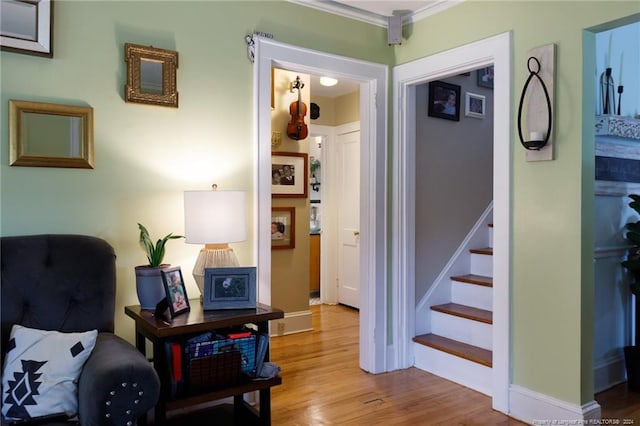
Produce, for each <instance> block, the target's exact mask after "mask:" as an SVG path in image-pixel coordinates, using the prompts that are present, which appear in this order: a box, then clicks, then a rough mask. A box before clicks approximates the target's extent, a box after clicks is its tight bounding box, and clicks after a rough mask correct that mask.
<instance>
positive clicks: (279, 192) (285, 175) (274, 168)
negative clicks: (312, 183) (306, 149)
mask: <svg viewBox="0 0 640 426" xmlns="http://www.w3.org/2000/svg"><path fill="white" fill-rule="evenodd" d="M307 161H308V156H307V154H304V153H299V152H273V153H271V196H272V197H274V198H307V187H308V186H309V183H308V182H309V172H308V167H309V166H308V163H307Z"/></svg>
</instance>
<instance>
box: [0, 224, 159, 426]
mask: <svg viewBox="0 0 640 426" xmlns="http://www.w3.org/2000/svg"><path fill="white" fill-rule="evenodd" d="M0 258H1V260H2V277H1V281H0V283H1V286H2V293H1V298H2V311H1V316H2V330H1V331H2V335H1V338H2V362H3V365H4V362H5V354H6V351H7V346H8V344H9V334H10V332H11V328H12V326H13V325H14V324H20V325H22V326H25V327H29V328H33V329H40V330H57V331H62V332H65V333H69V332H83V331H88V330H94V329H96V330H98V336H97V339H96V340H95V347H94V348H93V351H92V352H91V355H90V356H89V358H88V359H87V360H86V362H85V363H84V366H83V368H82V371H81V373H80V378H79V380H78V418H77V419H76V421H77V422H78V423H79V424H80V425H94V426H95V425H134V424H136V420H137V418H138V417H140V416H141V415H143V414H146V412H147V411H148V410H149V409H150V408H152V407H153V406H154V405H155V404H156V402H157V400H158V395H159V389H160V381H159V379H158V376H157V374H156V372H155V370H154V369H153V367H152V366H151V365H150V363H149V362H148V361H147V360H146V359H145V357H144V356H143V355H142V354H141V353H140V352H139V351H137V350H136V349H135V348H134V347H133V346H132V345H131V344H129V343H128V342H126V341H125V340H123V339H121V338H120V337H118V336H116V335H114V334H113V330H114V310H115V292H116V275H115V274H116V272H115V254H114V251H113V248H112V247H111V246H110V245H109V244H108V243H107V242H106V241H104V240H101V239H99V238H95V237H89V236H82V235H31V236H19V237H2V238H1V245H0ZM5 393H6V389H3V393H2V403H3V404H4V403H5V398H6V395H5ZM4 423H5V420H3V424H4ZM51 424H54V423H51ZM64 424H68V423H64Z"/></svg>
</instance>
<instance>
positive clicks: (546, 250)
mask: <svg viewBox="0 0 640 426" xmlns="http://www.w3.org/2000/svg"><path fill="white" fill-rule="evenodd" d="M639 12H640V3H638V2H630V1H628V2H613V1H600V2H598V1H584V2H578V1H570V2H533V1H532V2H524V1H517V2H515V1H513V2H481V1H467V2H464V3H463V4H461V5H459V6H456V7H453V8H451V9H448V10H446V11H444V12H443V13H440V14H438V15H437V16H436V17H433V18H429V19H426V20H423V21H419V22H418V23H416V24H415V25H411V26H409V27H407V28H405V36H407V35H408V38H407V40H405V41H404V42H403V44H402V45H401V46H400V47H399V48H397V49H396V62H397V63H398V64H400V63H405V62H409V61H411V60H414V59H418V58H421V57H424V56H428V55H430V54H433V53H436V52H440V51H443V50H447V49H450V48H452V47H455V46H460V45H464V44H467V43H470V42H473V41H475V40H479V39H483V38H486V37H489V36H492V35H495V34H500V33H504V32H507V31H511V32H512V34H513V49H512V55H513V76H512V81H513V86H512V88H513V100H512V108H511V110H512V113H513V116H512V117H511V119H512V123H514V132H513V143H514V147H513V152H514V155H513V159H512V174H513V181H512V191H513V194H512V209H511V210H512V217H513V220H512V230H511V232H512V253H511V255H512V262H513V265H512V280H511V286H512V287H511V288H512V290H511V297H512V301H513V303H512V313H511V317H512V319H513V322H512V328H511V337H512V340H511V342H512V348H511V351H512V352H511V354H512V360H513V363H512V382H513V383H514V384H516V385H519V386H523V387H525V388H528V389H531V390H534V391H536V392H540V393H543V394H546V395H550V396H553V397H555V398H558V399H561V400H563V401H568V402H572V403H575V404H583V403H586V402H588V401H591V400H593V377H592V375H593V360H592V359H593V355H592V353H593V337H592V336H593V314H592V312H593V310H594V305H593V230H592V227H593V213H592V211H593V179H594V178H593V156H594V154H593V141H592V136H593V121H592V120H593V118H592V116H591V123H590V125H589V124H587V125H586V126H585V127H584V128H583V110H584V111H585V116H586V117H589V115H590V114H593V111H594V110H595V107H594V104H593V102H592V99H591V96H592V95H590V94H589V95H587V96H588V97H589V101H588V102H586V100H583V85H584V86H585V87H587V88H589V90H592V89H591V88H592V87H594V86H593V84H592V78H593V76H592V75H590V74H594V73H595V67H593V68H589V69H587V70H586V71H585V73H584V75H586V78H587V79H589V82H588V83H589V84H583V83H587V82H583V30H585V29H588V28H591V27H594V26H596V25H598V24H602V23H606V22H609V21H614V20H617V19H619V18H622V17H625V16H628V15H632V14H637V13H639ZM637 19H640V16H639V17H636V20H637ZM549 43H555V44H556V45H557V61H556V66H557V68H556V70H557V71H556V72H557V76H556V97H555V99H556V110H555V117H554V118H555V137H556V139H555V160H554V161H547V162H534V163H528V162H526V161H525V153H524V150H523V149H522V147H521V146H520V143H519V141H518V136H517V128H516V127H515V123H516V120H517V117H516V116H515V114H517V105H518V102H519V98H520V94H521V90H522V86H523V85H524V82H525V80H526V78H527V76H528V71H527V68H526V63H527V59H528V57H527V51H528V50H529V49H531V48H533V47H538V46H541V45H546V44H549ZM590 48H591V49H593V48H594V47H593V46H591V47H590ZM586 49H587V50H588V49H589V46H587V47H586ZM591 69H593V70H594V71H593V72H591V71H590V70H591ZM496 78H505V76H498V75H497V76H496ZM506 78H508V76H506Z"/></svg>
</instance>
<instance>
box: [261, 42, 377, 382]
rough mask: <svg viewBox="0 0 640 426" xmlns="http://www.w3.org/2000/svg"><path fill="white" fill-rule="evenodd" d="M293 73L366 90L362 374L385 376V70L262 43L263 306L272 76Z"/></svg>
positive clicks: (265, 297) (267, 281)
mask: <svg viewBox="0 0 640 426" xmlns="http://www.w3.org/2000/svg"><path fill="white" fill-rule="evenodd" d="M272 67H276V68H283V69H288V70H291V71H297V72H304V73H308V74H323V73H326V72H329V71H330V72H332V74H334V75H336V76H338V77H339V78H349V79H352V80H355V81H358V82H359V84H360V105H361V108H360V111H361V133H362V139H363V140H367V141H369V143H367V144H366V148H365V146H364V144H363V148H364V149H362V150H361V152H360V160H361V167H362V168H361V173H360V183H361V185H360V187H361V194H360V195H361V196H360V211H361V216H360V228H361V239H360V244H361V247H362V249H361V253H362V254H363V255H362V256H361V259H360V281H361V283H363V285H361V295H360V302H361V303H360V305H361V306H360V316H361V321H360V326H359V335H360V367H361V368H362V369H364V370H365V371H369V372H372V373H380V372H384V371H387V369H388V366H387V359H386V358H387V357H386V342H387V341H388V339H387V326H386V324H387V309H386V306H387V301H386V293H387V285H386V283H387V280H386V264H387V262H386V258H387V254H386V250H387V242H386V239H387V235H386V227H387V215H386V204H387V190H386V183H387V175H386V162H387V151H386V132H387V130H386V129H387V126H386V114H387V99H388V95H387V91H388V82H387V78H388V69H387V66H385V65H381V64H375V63H370V62H363V61H360V60H354V59H350V58H346V57H340V56H335V55H329V54H326V53H324V52H318V51H312V50H307V49H302V48H299V47H295V46H290V45H286V44H282V43H278V42H275V41H273V40H269V39H263V38H260V37H258V38H257V40H256V55H255V64H254V81H255V82H256V84H255V85H254V91H255V96H256V102H255V104H256V107H257V108H258V110H257V113H256V117H257V122H256V123H255V127H256V135H257V138H256V145H257V148H256V152H257V158H256V163H257V167H256V170H257V174H256V178H255V179H256V181H255V187H256V188H257V191H256V198H255V200H254V206H255V211H254V217H255V218H256V221H255V224H254V228H255V229H256V232H257V245H256V246H255V258H256V259H257V263H258V275H259V277H258V282H259V286H258V287H259V288H258V298H259V302H261V303H266V304H271V303H272V297H271V296H272V292H271V278H270V275H271V239H270V231H269V229H270V211H271V178H270V176H271V171H270V169H271V149H270V148H271V142H270V141H271V117H270V101H271V93H270V92H271V90H270V88H271V69H272Z"/></svg>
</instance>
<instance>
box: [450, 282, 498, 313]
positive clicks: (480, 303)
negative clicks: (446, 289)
mask: <svg viewBox="0 0 640 426" xmlns="http://www.w3.org/2000/svg"><path fill="white" fill-rule="evenodd" d="M451 301H452V302H453V303H458V304H460V305H466V306H471V307H473V308H478V309H485V310H487V311H493V288H491V287H485V286H482V285H476V284H469V283H461V282H459V281H451Z"/></svg>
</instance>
